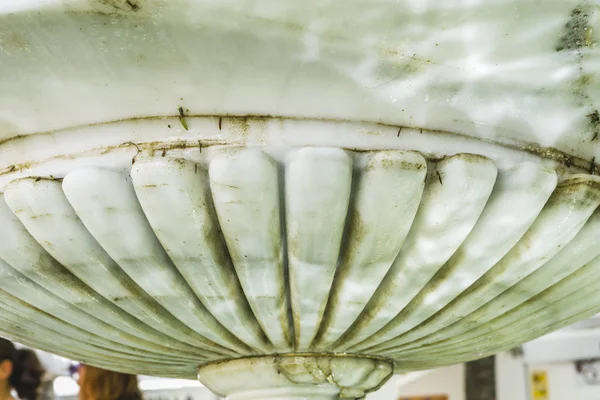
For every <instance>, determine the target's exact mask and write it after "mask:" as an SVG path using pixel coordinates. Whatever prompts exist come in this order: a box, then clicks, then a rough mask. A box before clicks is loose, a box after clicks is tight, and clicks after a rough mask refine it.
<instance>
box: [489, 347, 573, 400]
mask: <svg viewBox="0 0 600 400" xmlns="http://www.w3.org/2000/svg"><path fill="white" fill-rule="evenodd" d="M528 379H529V377H528V374H527V370H526V367H525V364H524V363H523V359H522V358H521V357H513V356H512V355H510V354H509V353H500V354H497V355H496V399H497V400H529V398H528V390H529V386H528ZM573 400H576V399H575V398H573ZM577 400H578V399H577Z"/></svg>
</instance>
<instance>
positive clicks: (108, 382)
mask: <svg viewBox="0 0 600 400" xmlns="http://www.w3.org/2000/svg"><path fill="white" fill-rule="evenodd" d="M78 373H79V380H78V383H79V400H142V393H141V392H140V389H139V387H138V379H137V376H136V375H130V374H124V373H121V372H114V371H108V370H105V369H102V368H97V367H92V366H91V365H83V364H82V365H81V366H80V367H79V370H78Z"/></svg>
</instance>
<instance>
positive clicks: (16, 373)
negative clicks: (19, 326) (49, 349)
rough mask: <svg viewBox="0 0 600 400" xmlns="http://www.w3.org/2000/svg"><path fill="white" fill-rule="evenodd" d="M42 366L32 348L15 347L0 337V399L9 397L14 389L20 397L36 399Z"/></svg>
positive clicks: (29, 399) (3, 399)
mask: <svg viewBox="0 0 600 400" xmlns="http://www.w3.org/2000/svg"><path fill="white" fill-rule="evenodd" d="M42 375H44V368H43V367H42V364H41V363H40V360H39V359H38V357H37V355H36V354H35V352H34V351H33V350H29V349H18V350H17V349H16V348H15V345H14V344H13V343H12V342H10V341H9V340H6V339H3V338H0V400H6V399H11V398H12V396H11V390H12V389H14V390H15V391H16V392H17V395H18V396H19V398H20V399H23V400H37V397H38V396H37V389H38V387H39V386H40V383H41V382H42Z"/></svg>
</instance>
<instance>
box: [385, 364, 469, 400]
mask: <svg viewBox="0 0 600 400" xmlns="http://www.w3.org/2000/svg"><path fill="white" fill-rule="evenodd" d="M436 394H445V395H447V396H448V399H449V400H465V367H464V364H457V365H452V366H449V367H444V368H438V369H435V370H432V371H430V372H429V373H427V374H425V375H423V376H422V377H420V378H418V379H416V380H414V381H412V382H410V383H408V384H405V385H402V386H400V387H399V388H398V391H397V394H396V396H395V397H391V398H390V397H388V399H397V398H398V397H408V396H427V395H436ZM382 400H383V399H382Z"/></svg>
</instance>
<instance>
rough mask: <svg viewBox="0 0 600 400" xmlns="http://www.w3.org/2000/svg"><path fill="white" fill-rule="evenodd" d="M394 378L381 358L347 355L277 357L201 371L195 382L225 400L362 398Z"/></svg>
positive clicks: (214, 365) (389, 365) (212, 365)
mask: <svg viewBox="0 0 600 400" xmlns="http://www.w3.org/2000/svg"><path fill="white" fill-rule="evenodd" d="M392 374H393V364H392V363H391V362H389V361H386V360H384V359H378V358H369V357H360V356H346V355H327V354H324V355H312V354H311V355H301V354H299V355H297V354H289V355H281V356H265V357H251V358H242V359H235V360H228V361H219V362H216V363H210V364H206V365H203V366H201V367H200V368H199V369H198V379H199V380H200V382H202V383H203V384H204V385H206V386H207V387H208V388H209V389H210V390H212V391H213V392H214V393H216V394H218V395H220V396H224V397H226V398H227V399H230V400H254V399H279V400H300V399H312V400H333V399H361V398H364V397H365V395H366V393H368V392H371V391H374V390H377V389H379V388H380V387H381V386H382V385H383V384H384V383H385V382H386V381H387V380H388V379H389V378H390V377H391V376H392Z"/></svg>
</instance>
